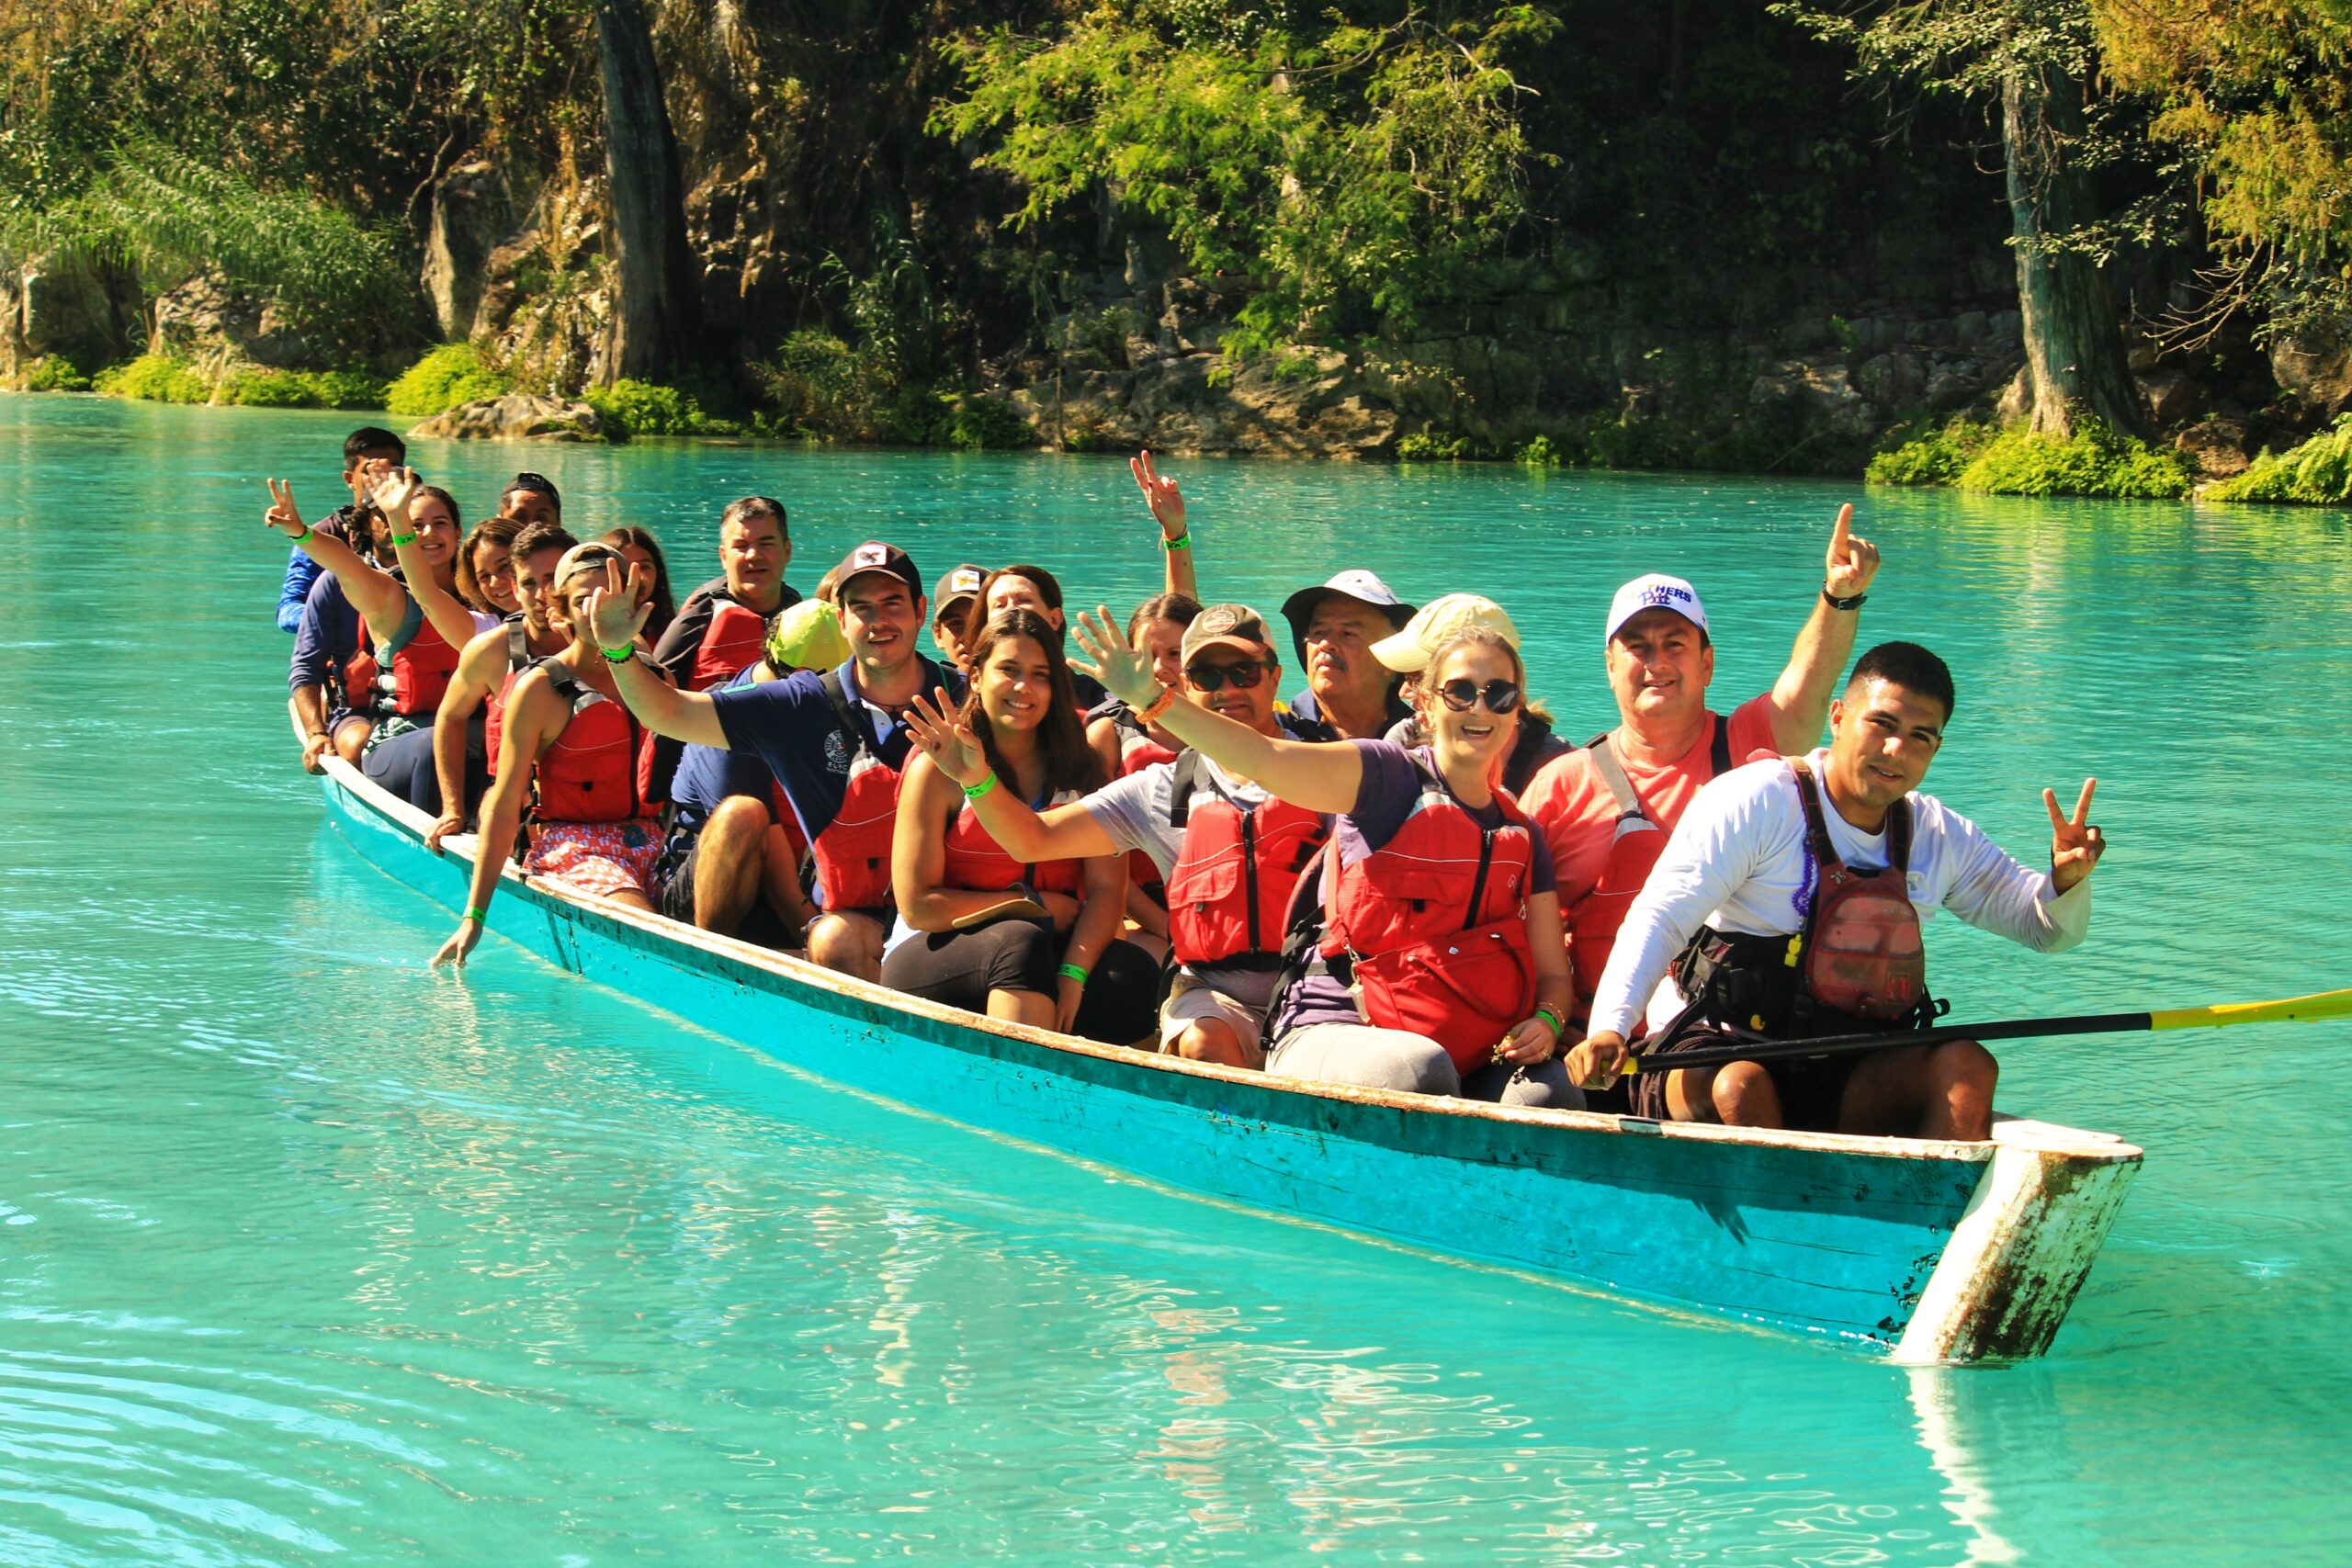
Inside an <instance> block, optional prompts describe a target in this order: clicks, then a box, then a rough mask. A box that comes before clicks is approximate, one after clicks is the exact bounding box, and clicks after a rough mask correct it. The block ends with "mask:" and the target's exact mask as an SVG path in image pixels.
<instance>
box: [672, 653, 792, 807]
mask: <svg viewBox="0 0 2352 1568" xmlns="http://www.w3.org/2000/svg"><path fill="white" fill-rule="evenodd" d="M758 668H759V666H758V665H756V664H754V665H752V666H750V667H749V668H746V669H743V670H740V671H736V673H735V677H734V679H732V680H730V681H729V682H726V684H725V685H723V686H720V687H718V688H717V689H718V690H719V691H733V690H736V689H737V688H739V687H749V686H751V685H752V683H753V682H752V671H754V670H757V669H758ZM774 784H775V774H774V773H770V772H769V771H768V765H767V764H766V763H765V762H763V761H760V759H759V757H758V755H757V754H756V753H753V752H751V751H729V750H727V749H726V748H725V747H723V746H688V747H685V748H684V749H682V750H680V751H679V753H678V771H677V772H676V773H673V775H672V776H671V779H670V804H671V805H672V806H673V807H676V808H677V824H678V826H680V827H682V828H688V829H699V828H700V827H701V826H702V825H703V824H704V823H705V822H707V821H708V820H709V819H710V814H711V813H712V812H714V811H716V810H718V803H719V802H720V801H722V800H725V799H726V798H727V797H728V796H729V795H750V796H752V798H753V799H755V800H758V801H760V802H761V803H763V804H765V803H766V802H767V801H768V799H769V797H770V791H771V789H772V787H773V786H774Z"/></svg>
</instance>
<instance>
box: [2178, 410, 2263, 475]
mask: <svg viewBox="0 0 2352 1568" xmlns="http://www.w3.org/2000/svg"><path fill="white" fill-rule="evenodd" d="M2246 435H2247V426H2246V422H2245V421H2244V420H2242V419H2207V420H2199V422H2198V423H2195V424H2192V425H2190V426H2189V427H2188V429H2187V430H2184V431H2182V432H2181V433H2180V434H2178V435H2177V436H2175V437H2173V446H2176V447H2177V448H2178V449H2179V450H2180V451H2182V452H2184V453H2186V454H2187V455H2188V459H2189V461H2191V462H2193V463H2195V464H2196V465H2197V471H2198V473H2199V474H2200V475H2202V476H2203V477H2204V478H2206V479H2228V478H2229V477H2230V476H2231V475H2232V474H2241V473H2244V472H2245V469H2246V465H2247V464H2248V463H2249V462H2250V461H2251V459H2250V458H2248V457H2246V452H2245V443H2246Z"/></svg>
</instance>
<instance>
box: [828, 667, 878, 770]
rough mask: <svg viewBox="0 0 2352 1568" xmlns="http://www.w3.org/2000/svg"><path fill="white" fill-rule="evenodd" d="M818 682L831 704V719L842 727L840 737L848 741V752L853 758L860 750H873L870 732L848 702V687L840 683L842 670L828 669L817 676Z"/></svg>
mask: <svg viewBox="0 0 2352 1568" xmlns="http://www.w3.org/2000/svg"><path fill="white" fill-rule="evenodd" d="M818 683H819V684H820V685H821V686H823V687H824V688H825V698H826V700H827V701H828V702H830V703H831V704H832V705H833V721H834V722H835V723H837V724H839V725H840V726H841V727H842V739H843V740H845V741H847V742H848V743H849V754H850V755H851V756H852V757H853V758H854V757H855V756H856V755H857V754H858V753H859V752H860V751H871V750H874V743H873V739H872V735H871V732H870V731H869V730H868V729H867V728H866V727H865V725H863V724H860V723H859V722H858V714H857V710H856V708H854V706H852V705H851V704H850V700H849V692H848V689H847V688H845V687H844V686H842V672H841V671H838V670H828V671H825V672H824V674H823V675H821V676H820V677H819V679H818Z"/></svg>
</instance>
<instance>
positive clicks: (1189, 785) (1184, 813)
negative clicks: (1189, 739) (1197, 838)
mask: <svg viewBox="0 0 2352 1568" xmlns="http://www.w3.org/2000/svg"><path fill="white" fill-rule="evenodd" d="M1174 767H1175V769H1176V777H1175V782H1174V784H1172V785H1171V786H1170V787H1171V788H1172V789H1173V791H1174V793H1173V794H1171V795H1170V796H1169V797H1168V825H1169V826H1170V827H1171V828H1173V829H1176V831H1178V832H1179V833H1182V831H1183V830H1184V824H1185V822H1186V821H1187V820H1189V819H1190V818H1191V817H1192V815H1193V784H1194V783H1195V782H1196V781H1197V780H1198V779H1199V778H1200V776H1201V754H1200V753H1199V752H1198V751H1195V750H1193V749H1192V748H1191V747H1190V746H1187V747H1185V748H1184V749H1183V750H1182V751H1179V752H1177V753H1176V761H1175V763H1174Z"/></svg>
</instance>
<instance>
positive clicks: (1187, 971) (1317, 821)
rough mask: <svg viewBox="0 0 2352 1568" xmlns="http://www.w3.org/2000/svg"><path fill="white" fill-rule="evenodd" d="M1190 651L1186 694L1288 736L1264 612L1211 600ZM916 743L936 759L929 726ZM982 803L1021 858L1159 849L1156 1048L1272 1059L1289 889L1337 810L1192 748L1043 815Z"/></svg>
mask: <svg viewBox="0 0 2352 1568" xmlns="http://www.w3.org/2000/svg"><path fill="white" fill-rule="evenodd" d="M1182 660H1183V669H1184V680H1183V691H1182V700H1183V701H1186V702H1190V703H1193V704H1194V705H1197V706H1200V707H1204V708H1206V709H1208V710H1209V711H1210V712H1211V713H1216V714H1221V715H1223V716H1226V717H1227V718H1230V719H1233V720H1235V721H1236V722H1237V723H1240V724H1245V725H1248V726H1249V727H1250V728H1252V729H1255V730H1257V731H1258V732H1259V733H1260V734H1261V735H1269V736H1274V737H1277V738H1281V737H1283V735H1284V731H1283V728H1281V727H1280V726H1279V725H1278V724H1277V723H1276V722H1275V717H1274V694H1275V692H1276V691H1277V690H1278V688H1279V682H1280V677H1281V673H1282V663H1281V660H1279V659H1278V658H1277V657H1276V656H1275V652H1274V645H1273V642H1272V639H1271V638H1269V637H1267V635H1266V625H1265V621H1264V619H1263V618H1262V617H1261V616H1260V615H1259V614H1258V612H1257V611H1255V610H1253V609H1251V608H1250V607H1249V606H1248V605H1246V604H1212V605H1210V606H1209V607H1208V608H1207V609H1205V610H1204V611H1202V612H1201V613H1200V615H1197V616H1195V617H1194V618H1193V623H1192V625H1191V626H1187V627H1186V628H1185V630H1184V641H1183V645H1182ZM1177 700H1178V697H1177V694H1176V692H1175V690H1174V689H1173V688H1170V690H1169V692H1168V693H1167V694H1165V695H1164V696H1163V697H1162V698H1161V699H1160V701H1159V702H1158V703H1156V704H1155V705H1153V706H1152V707H1151V708H1148V709H1146V710H1144V711H1143V712H1142V713H1140V714H1138V715H1137V716H1138V717H1139V718H1140V719H1142V720H1143V722H1145V723H1146V724H1149V723H1152V722H1154V721H1156V720H1157V719H1159V716H1161V715H1162V714H1164V713H1165V712H1167V710H1168V706H1169V705H1170V704H1171V703H1173V702H1175V701H1177ZM915 738H916V740H917V742H918V744H921V745H922V746H923V748H924V749H925V750H930V751H932V756H933V763H934V765H940V751H939V750H933V743H932V739H931V738H930V737H929V736H928V735H926V734H925V733H924V730H923V728H922V726H920V725H918V726H917V727H916V728H915ZM951 750H952V748H951ZM950 761H951V762H952V761H953V759H952V757H951V758H950ZM972 805H973V809H974V811H975V812H977V813H978V817H979V819H980V824H981V826H983V827H985V828H986V829H988V830H989V834H990V836H992V837H993V838H994V839H995V840H996V841H997V843H998V844H999V845H1000V846H1001V847H1002V848H1003V849H1004V850H1005V851H1006V852H1009V853H1010V854H1012V857H1013V858H1014V859H1016V860H1019V861H1021V862H1023V863H1030V864H1035V863H1042V862H1046V861H1055V860H1061V859H1065V858H1069V857H1077V858H1080V859H1083V858H1088V857H1091V856H1095V855H1107V854H1114V853H1121V852H1129V851H1137V850H1139V851H1141V852H1143V853H1145V854H1147V855H1148V856H1150V857H1151V860H1152V863H1153V864H1155V865H1156V866H1158V867H1159V872H1160V874H1161V876H1162V877H1163V878H1164V879H1165V880H1166V882H1167V885H1168V906H1169V908H1168V916H1169V938H1170V944H1171V945H1172V946H1173V948H1174V950H1175V955H1176V960H1177V964H1178V965H1179V967H1178V969H1177V971H1176V979H1175V985H1174V987H1173V989H1172V990H1171V991H1170V994H1169V997H1168V1000H1167V1002H1166V1003H1165V1005H1164V1006H1163V1007H1162V1008H1161V1010H1160V1026H1159V1035H1160V1048H1161V1049H1162V1050H1165V1051H1172V1052H1174V1053H1175V1054H1177V1055H1182V1056H1185V1057H1189V1058H1191V1059H1192V1060H1193V1061H1202V1062H1219V1063H1223V1064H1225V1065H1226V1066H1237V1067H1262V1066H1265V1063H1266V1048H1265V1043H1264V1036H1265V1027H1266V1009H1267V1007H1268V1005H1269V1004H1270V1003H1271V1002H1272V999H1273V989H1274V981H1275V979H1276V971H1277V968H1278V967H1279V964H1280V962H1281V948H1282V942H1283V925H1284V921H1285V919H1286V918H1287V915H1288V911H1289V908H1290V900H1291V894H1292V892H1293V890H1294V889H1295V887H1296V886H1297V883H1298V877H1299V873H1300V872H1301V871H1302V870H1304V869H1305V868H1306V866H1307V865H1309V864H1311V863H1313V862H1314V860H1315V857H1316V855H1317V853H1318V852H1320V851H1321V849H1322V847H1323V840H1324V839H1325V837H1326V835H1327V834H1328V833H1329V819H1328V818H1324V817H1322V816H1319V815H1317V813H1315V812H1311V811H1306V810H1303V809H1301V808H1299V807H1295V806H1290V805H1287V804H1285V803H1283V802H1282V801H1278V800H1275V799H1273V798H1272V796H1270V795H1267V794H1266V792H1265V791H1264V790H1262V789H1260V788H1259V787H1258V786H1257V785H1256V784H1252V783H1250V781H1249V780H1247V779H1242V778H1238V777H1236V776H1234V775H1232V774H1230V773H1227V772H1225V770H1223V769H1221V768H1219V767H1218V766H1217V765H1216V763H1214V762H1212V761H1208V760H1207V759H1206V758H1204V757H1203V756H1201V755H1200V754H1199V753H1198V752H1195V751H1189V750H1188V751H1183V752H1181V753H1179V754H1178V755H1177V757H1176V759H1175V760H1174V761H1169V762H1155V763H1153V764H1151V765H1150V766H1148V767H1146V768H1143V769H1140V770H1138V771H1137V772H1136V773H1130V774H1128V775H1127V776H1125V778H1121V779H1116V780H1114V781H1113V782H1112V783H1110V784H1106V785H1104V786H1103V788H1101V789H1098V790H1096V791H1095V792H1094V793H1093V794H1091V795H1088V796H1087V797H1086V798H1085V799H1083V800H1080V801H1077V802H1075V803H1073V804H1071V805H1069V806H1061V807H1055V808H1053V809H1052V810H1049V811H1046V812H1044V813H1043V814H1040V813H1038V812H1036V811H1035V810H1033V809H1031V808H1030V807H1028V806H1027V805H1025V804H1023V802H1022V801H1020V800H1019V799H1017V798H1015V794H1014V792H1013V791H1011V790H1002V789H997V790H989V792H987V793H986V794H985V795H979V796H978V797H977V798H975V799H974V801H973V803H972Z"/></svg>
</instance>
